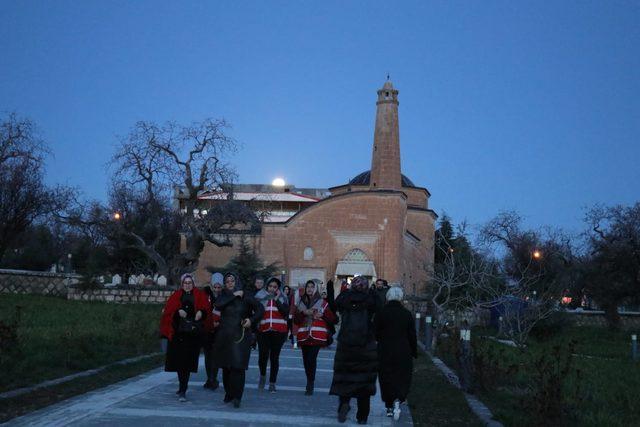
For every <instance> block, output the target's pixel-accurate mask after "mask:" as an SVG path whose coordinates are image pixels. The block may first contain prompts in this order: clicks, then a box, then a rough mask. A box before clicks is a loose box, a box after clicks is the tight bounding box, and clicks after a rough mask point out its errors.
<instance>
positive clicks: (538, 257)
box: [533, 249, 542, 259]
mask: <svg viewBox="0 0 640 427" xmlns="http://www.w3.org/2000/svg"><path fill="white" fill-rule="evenodd" d="M533 258H534V259H540V258H542V252H540V251H539V250H538V249H536V250H535V251H533Z"/></svg>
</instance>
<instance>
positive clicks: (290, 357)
mask: <svg viewBox="0 0 640 427" xmlns="http://www.w3.org/2000/svg"><path fill="white" fill-rule="evenodd" d="M334 347H335V345H334ZM334 355H335V351H334V350H332V349H323V350H321V351H320V354H319V356H318V371H317V374H316V389H315V393H314V395H313V396H305V395H304V387H305V383H306V380H305V375H304V368H303V364H302V354H301V353H300V350H295V349H292V348H291V345H290V344H289V343H288V342H287V343H285V347H284V348H283V350H282V353H281V356H280V372H279V374H278V384H277V387H278V392H277V393H273V394H271V393H268V392H267V391H262V392H258V389H257V384H258V377H259V374H258V355H257V351H254V352H252V354H251V362H250V366H249V370H248V371H247V385H246V388H245V392H244V397H243V399H242V406H241V407H240V408H239V409H236V408H234V407H233V406H232V405H231V404H225V403H223V402H222V398H223V397H224V392H223V391H222V384H221V385H220V388H219V389H218V390H215V391H210V390H205V389H204V388H203V387H202V384H203V383H204V380H205V374H204V364H203V359H202V358H201V359H200V370H199V372H198V373H197V374H192V376H191V380H190V382H189V390H188V391H187V399H188V401H187V402H185V403H180V402H178V399H177V397H176V395H175V391H176V390H177V389H178V380H177V377H176V374H175V373H168V372H163V371H161V370H154V371H151V372H149V373H147V374H144V375H140V376H138V377H135V378H132V379H129V380H126V381H123V382H120V383H117V384H114V385H111V386H109V387H105V388H103V389H100V390H96V391H94V392H90V393H87V394H84V395H81V396H78V397H75V398H72V399H69V400H66V401H63V402H60V403H58V404H56V405H52V406H49V407H47V408H44V409H41V410H39V411H36V412H33V413H31V414H28V415H25V416H22V417H20V418H16V419H14V420H12V421H9V423H8V424H9V425H16V426H22V425H29V426H34V425H35V426H37V425H42V426H44V425H46V426H63V425H64V426H66V425H77V426H99V425H105V426H106V425H109V426H134V425H135V426H140V425H142V426H144V425H149V426H151V425H153V426H173V425H181V426H204V425H206V426H235V425H237V426H240V425H242V426H280V425H289V426H293V425H295V426H299V425H313V426H333V425H356V419H355V413H356V402H355V399H354V400H352V402H351V408H352V409H351V411H350V412H349V417H348V418H347V422H346V423H345V424H339V423H338V422H337V420H336V415H337V400H338V398H337V397H336V396H329V387H330V386H331V377H332V368H333V357H334ZM267 375H268V371H267ZM221 376H222V372H221V373H220V374H219V377H220V379H221ZM384 412H385V410H384V404H383V403H382V401H381V400H380V393H379V391H378V393H377V394H376V395H375V396H373V397H372V398H371V413H370V415H369V420H368V425H374V426H403V427H404V426H409V425H413V422H412V420H411V415H410V414H409V409H408V407H407V406H406V405H402V415H401V417H400V420H399V421H393V419H391V418H387V417H386V416H385V415H384Z"/></svg>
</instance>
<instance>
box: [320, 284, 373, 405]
mask: <svg viewBox="0 0 640 427" xmlns="http://www.w3.org/2000/svg"><path fill="white" fill-rule="evenodd" d="M377 301H378V299H377V298H376V296H375V295H374V294H372V293H365V292H358V291H355V290H351V289H349V290H346V291H344V292H342V293H341V294H340V295H338V298H336V300H335V307H336V310H337V311H338V313H339V314H340V322H341V325H340V333H339V334H338V347H337V349H336V356H335V359H334V362H333V381H332V382H331V389H330V391H329V393H330V394H333V395H337V396H344V397H367V396H373V395H374V394H376V377H377V374H378V354H377V351H376V340H375V330H374V325H373V316H374V314H375V313H376V311H377V309H378V304H377Z"/></svg>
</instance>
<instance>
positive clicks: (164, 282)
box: [156, 275, 167, 286]
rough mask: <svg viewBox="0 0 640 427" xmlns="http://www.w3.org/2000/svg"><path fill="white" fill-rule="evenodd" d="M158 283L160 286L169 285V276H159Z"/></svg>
mask: <svg viewBox="0 0 640 427" xmlns="http://www.w3.org/2000/svg"><path fill="white" fill-rule="evenodd" d="M156 283H157V284H158V286H167V278H166V277H164V276H162V275H161V276H158V279H157V280H156Z"/></svg>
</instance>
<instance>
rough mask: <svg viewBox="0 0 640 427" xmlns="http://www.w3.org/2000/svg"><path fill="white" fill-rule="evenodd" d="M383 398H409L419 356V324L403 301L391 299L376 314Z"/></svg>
mask: <svg viewBox="0 0 640 427" xmlns="http://www.w3.org/2000/svg"><path fill="white" fill-rule="evenodd" d="M375 328H376V338H377V339H378V362H379V371H378V372H379V374H380V391H381V393H382V400H384V401H393V400H395V399H399V400H401V401H402V400H405V399H406V397H407V394H409V388H410V387H411V373H412V372H413V359H414V358H416V357H417V355H418V354H417V346H416V327H415V323H414V320H413V316H412V315H411V312H409V310H407V309H406V308H404V307H403V306H402V304H401V303H400V301H389V302H388V303H387V305H385V306H384V308H383V309H382V310H381V311H380V312H379V313H378V314H377V315H376V317H375Z"/></svg>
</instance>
